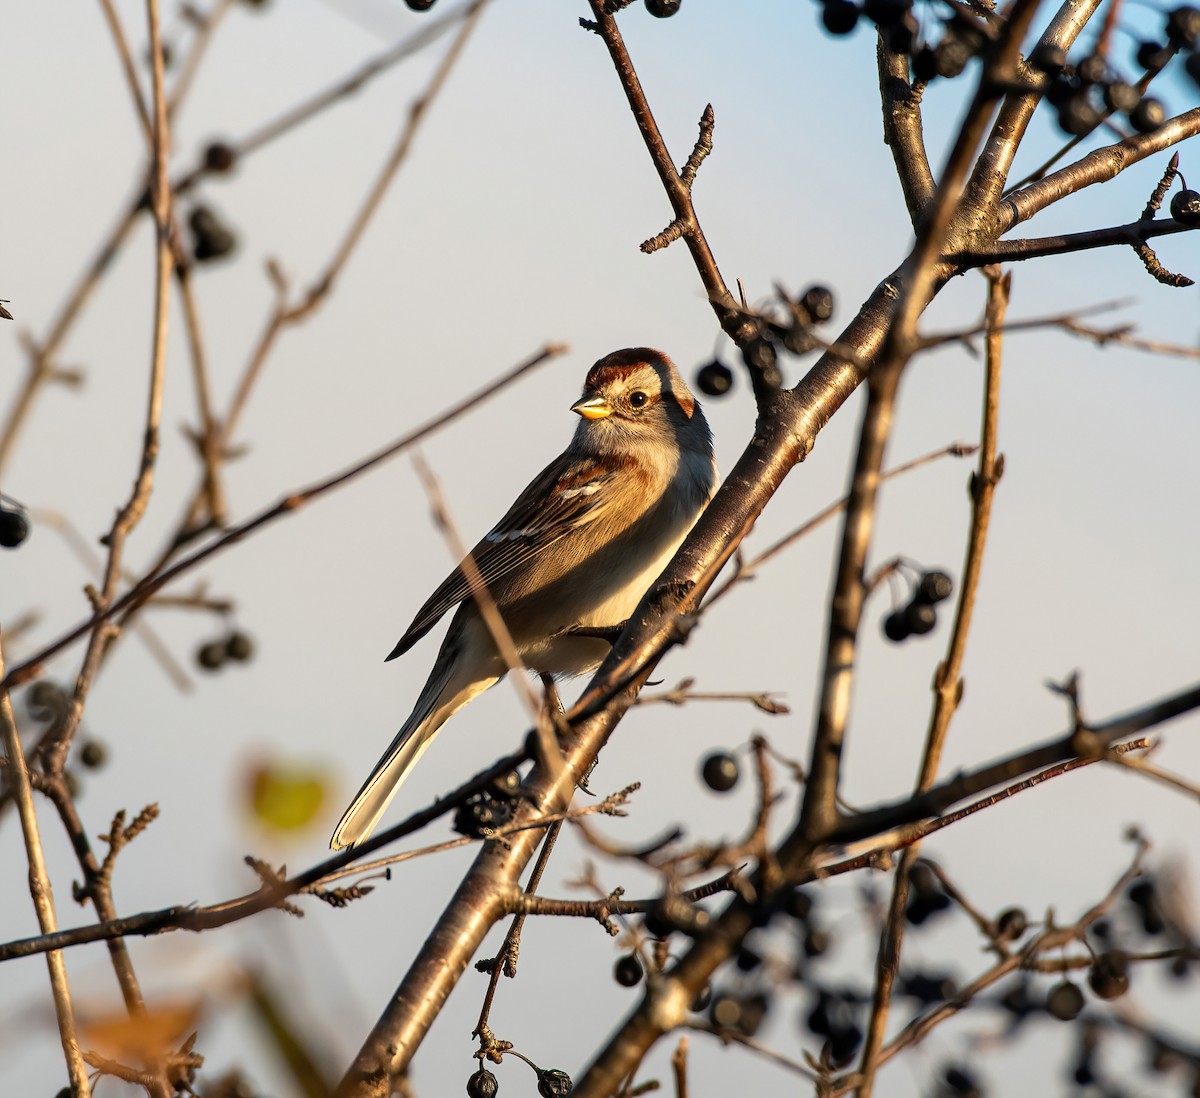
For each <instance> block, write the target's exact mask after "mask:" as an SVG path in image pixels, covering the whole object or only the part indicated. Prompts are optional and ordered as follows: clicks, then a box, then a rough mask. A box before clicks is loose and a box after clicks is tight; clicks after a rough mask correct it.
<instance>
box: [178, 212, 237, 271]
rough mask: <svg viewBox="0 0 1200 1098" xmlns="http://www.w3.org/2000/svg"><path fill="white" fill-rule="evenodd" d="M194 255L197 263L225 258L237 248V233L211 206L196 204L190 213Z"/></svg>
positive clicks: (189, 224) (189, 222)
mask: <svg viewBox="0 0 1200 1098" xmlns="http://www.w3.org/2000/svg"><path fill="white" fill-rule="evenodd" d="M188 226H189V228H191V230H192V256H193V258H194V259H195V260H196V262H197V263H207V262H210V261H212V260H214V259H223V258H224V257H225V256H227V255H231V254H232V253H233V251H234V250H235V249H236V248H237V234H236V233H234V231H233V230H232V229H231V228H230V227H229V226H228V225H226V224H225V222H224V221H222V220H221V218H220V217H219V216H218V215H217V213H215V212H214V211H213V209H212V208H211V207H209V206H204V205H200V206H195V207H193V208H192V212H191V213H190V214H189V215H188Z"/></svg>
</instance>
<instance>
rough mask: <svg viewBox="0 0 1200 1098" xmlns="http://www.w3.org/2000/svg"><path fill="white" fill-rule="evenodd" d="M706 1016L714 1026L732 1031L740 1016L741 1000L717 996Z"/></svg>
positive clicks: (730, 996) (733, 997) (729, 996)
mask: <svg viewBox="0 0 1200 1098" xmlns="http://www.w3.org/2000/svg"><path fill="white" fill-rule="evenodd" d="M708 1016H709V1018H711V1019H712V1024H713V1025H714V1026H720V1027H721V1029H733V1028H735V1027H736V1026H737V1024H738V1020H739V1019H740V1018H741V1016H742V1003H741V1000H740V999H738V998H736V997H735V996H733V995H724V994H722V995H718V996H717V997H716V998H715V999H713V1001H712V1004H711V1005H710V1007H709V1011H708Z"/></svg>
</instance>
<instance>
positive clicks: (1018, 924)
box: [996, 907, 1029, 942]
mask: <svg viewBox="0 0 1200 1098" xmlns="http://www.w3.org/2000/svg"><path fill="white" fill-rule="evenodd" d="M1028 928H1029V919H1028V918H1027V916H1026V915H1025V912H1024V911H1022V910H1021V909H1020V908H1019V907H1010V908H1007V909H1005V910H1004V911H1002V912H1000V914H999V915H997V916H996V937H997V938H999V939H1000V941H1002V942H1015V941H1016V940H1017V939H1018V938H1020V937H1021V936H1022V935H1023V934H1024V933H1025V931H1026V930H1027V929H1028Z"/></svg>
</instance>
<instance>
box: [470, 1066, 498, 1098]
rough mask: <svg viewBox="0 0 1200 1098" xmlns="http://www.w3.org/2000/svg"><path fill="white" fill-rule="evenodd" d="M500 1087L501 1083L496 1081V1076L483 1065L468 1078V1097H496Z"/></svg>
mask: <svg viewBox="0 0 1200 1098" xmlns="http://www.w3.org/2000/svg"><path fill="white" fill-rule="evenodd" d="M499 1089H500V1084H499V1083H497V1082H496V1077H495V1076H494V1075H493V1074H492V1073H491V1072H490V1071H488V1069H487V1068H485V1067H481V1068H480V1069H479V1070H478V1071H477V1072H475V1074H474V1075H472V1076H471V1077H470V1078H469V1079H468V1080H467V1095H468V1098H496V1091H498V1090H499Z"/></svg>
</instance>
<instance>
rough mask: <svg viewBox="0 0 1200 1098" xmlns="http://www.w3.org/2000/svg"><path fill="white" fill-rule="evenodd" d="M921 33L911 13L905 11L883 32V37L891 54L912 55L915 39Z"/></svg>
mask: <svg viewBox="0 0 1200 1098" xmlns="http://www.w3.org/2000/svg"><path fill="white" fill-rule="evenodd" d="M920 33H921V25H920V24H919V23H918V22H917V17H916V16H915V15H913V13H912V12H911V11H906V12H905V13H904V14H903V15H902V16H901V17H900V18H899V19H897V20H896V21H895V22H894V23H892V24H891V25H890V26H889V27H887V28H886V30H885V31H884V35H883V37H884V38H885V39H886V41H887V47H888V49H889V50H891V51H892V52H893V53H905V54H910V53H912V51H913V49H914V48H915V47H916V45H917V37H918V35H919V34H920Z"/></svg>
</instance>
